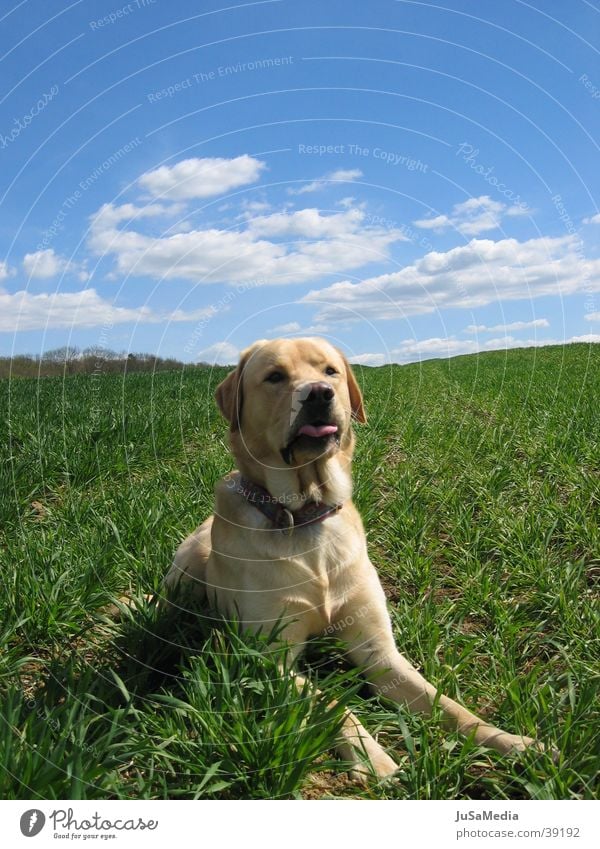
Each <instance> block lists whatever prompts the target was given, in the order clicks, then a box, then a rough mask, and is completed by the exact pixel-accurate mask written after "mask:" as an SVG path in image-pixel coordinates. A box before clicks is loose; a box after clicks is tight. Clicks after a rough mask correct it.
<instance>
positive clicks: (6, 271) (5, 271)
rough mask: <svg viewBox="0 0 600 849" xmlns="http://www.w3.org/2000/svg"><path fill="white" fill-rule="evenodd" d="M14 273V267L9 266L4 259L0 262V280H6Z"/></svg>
mask: <svg viewBox="0 0 600 849" xmlns="http://www.w3.org/2000/svg"><path fill="white" fill-rule="evenodd" d="M14 273H15V270H14V268H11V267H10V266H9V264H8V263H7V262H5V261H4V260H2V261H1V262H0V280H7V279H8V278H9V277H12V276H13V274H14Z"/></svg>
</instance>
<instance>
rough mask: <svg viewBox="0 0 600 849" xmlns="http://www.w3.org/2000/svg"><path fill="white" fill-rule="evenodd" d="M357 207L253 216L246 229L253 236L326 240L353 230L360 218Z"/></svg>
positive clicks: (361, 215) (353, 231) (357, 226)
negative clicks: (332, 210)
mask: <svg viewBox="0 0 600 849" xmlns="http://www.w3.org/2000/svg"><path fill="white" fill-rule="evenodd" d="M364 217H365V214H364V212H361V210H359V209H351V210H349V211H348V212H336V213H334V214H333V215H321V213H320V212H319V210H318V209H311V208H309V209H299V210H298V211H297V212H275V213H273V215H264V216H262V217H261V218H255V219H254V220H253V221H251V222H250V224H249V229H250V231H251V232H252V233H255V234H256V235H257V236H300V237H304V238H307V239H323V238H325V239H327V238H331V237H333V236H343V235H345V234H347V233H355V232H356V231H357V230H358V228H359V227H360V225H361V223H362V221H363V220H364Z"/></svg>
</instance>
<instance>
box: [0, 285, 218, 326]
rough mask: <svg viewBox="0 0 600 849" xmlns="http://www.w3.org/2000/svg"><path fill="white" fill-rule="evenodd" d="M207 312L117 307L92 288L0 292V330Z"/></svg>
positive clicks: (193, 316)
mask: <svg viewBox="0 0 600 849" xmlns="http://www.w3.org/2000/svg"><path fill="white" fill-rule="evenodd" d="M210 314H211V308H210V307H208V308H205V309H201V310H195V311H193V312H190V313H185V312H184V311H183V310H176V311H175V312H171V313H163V312H154V311H153V310H152V309H150V307H147V306H141V307H134V308H127V307H117V306H115V305H114V304H113V303H111V302H110V301H107V300H105V299H104V298H102V297H100V295H99V294H98V293H97V292H96V290H95V289H84V290H83V291H82V292H54V293H53V294H50V295H48V294H40V295H32V294H30V293H29V292H26V291H20V292H15V293H14V294H13V295H6V294H0V332H4V333H17V332H19V331H22V330H43V329H45V328H46V327H48V328H73V327H99V326H101V325H113V324H125V323H128V322H141V323H152V324H158V323H162V322H168V321H197V320H198V319H199V318H203V317H204V316H206V315H210Z"/></svg>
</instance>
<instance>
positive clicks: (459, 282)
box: [302, 236, 600, 321]
mask: <svg viewBox="0 0 600 849" xmlns="http://www.w3.org/2000/svg"><path fill="white" fill-rule="evenodd" d="M578 245H579V242H578V239H577V237H576V236H562V237H559V238H541V239H530V240H529V241H526V242H519V241H518V240H516V239H503V240H501V241H498V242H494V241H492V240H489V239H473V240H471V241H470V242H469V243H468V244H467V245H463V246H460V247H458V248H453V249H452V250H449V251H446V252H438V251H432V252H431V253H428V254H426V255H425V256H424V257H423V258H422V259H420V260H418V261H417V262H415V263H413V264H412V265H407V266H405V267H404V268H402V269H400V271H396V272H392V273H391V274H382V275H380V276H378V277H372V278H369V279H367V280H363V281H362V282H359V283H351V282H350V281H349V280H346V281H342V282H340V283H335V284H333V285H332V286H327V287H325V288H323V289H319V290H313V291H311V292H309V293H308V294H307V295H306V296H305V297H304V298H303V299H302V302H303V303H309V304H315V305H319V306H320V307H321V309H320V310H319V312H318V313H317V320H318V321H340V320H348V318H349V317H351V316H355V317H356V315H357V314H358V315H359V316H361V317H363V318H368V319H371V320H378V319H393V318H399V317H402V316H406V315H417V314H424V313H431V312H434V311H436V310H443V309H447V308H450V307H456V308H466V309H473V308H476V307H482V306H485V305H486V304H490V303H494V302H495V301H515V300H523V299H528V300H530V299H533V298H539V297H541V296H544V295H561V296H565V295H570V294H573V293H576V292H582V291H584V289H585V290H595V291H598V290H600V260H598V259H590V260H586V259H585V258H584V257H582V256H581V253H580V251H579V250H578Z"/></svg>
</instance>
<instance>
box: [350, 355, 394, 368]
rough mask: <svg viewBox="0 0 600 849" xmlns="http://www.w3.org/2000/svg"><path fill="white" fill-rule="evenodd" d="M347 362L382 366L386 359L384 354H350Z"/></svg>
mask: <svg viewBox="0 0 600 849" xmlns="http://www.w3.org/2000/svg"><path fill="white" fill-rule="evenodd" d="M348 362H350V363H351V364H352V365H355V366H382V365H383V364H384V363H385V362H387V360H386V356H385V354H350V355H349V356H348Z"/></svg>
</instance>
